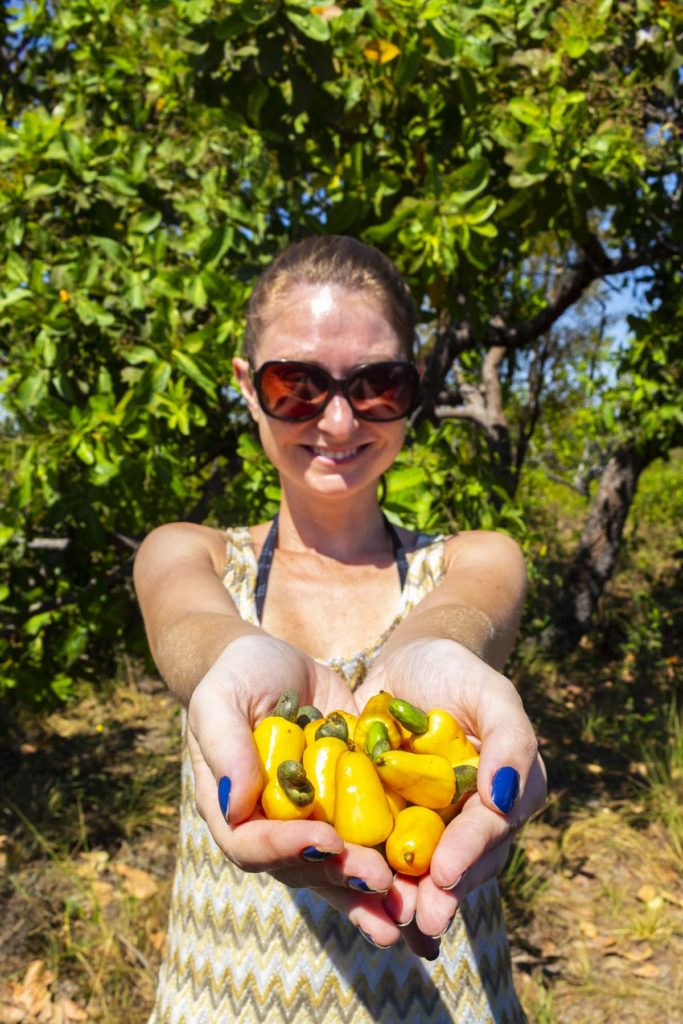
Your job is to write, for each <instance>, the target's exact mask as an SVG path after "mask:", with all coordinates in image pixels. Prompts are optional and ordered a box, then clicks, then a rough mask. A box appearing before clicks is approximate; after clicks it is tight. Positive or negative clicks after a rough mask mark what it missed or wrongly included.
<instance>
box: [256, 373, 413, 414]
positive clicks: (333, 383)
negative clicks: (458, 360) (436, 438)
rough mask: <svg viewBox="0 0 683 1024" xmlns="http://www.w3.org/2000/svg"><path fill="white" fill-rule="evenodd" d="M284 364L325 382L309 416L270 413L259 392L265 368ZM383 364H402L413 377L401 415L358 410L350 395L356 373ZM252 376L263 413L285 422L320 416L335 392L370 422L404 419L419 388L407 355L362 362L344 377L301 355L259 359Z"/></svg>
mask: <svg viewBox="0 0 683 1024" xmlns="http://www.w3.org/2000/svg"><path fill="white" fill-rule="evenodd" d="M285 365H287V366H292V367H302V368H303V369H305V370H306V371H308V372H311V371H313V373H316V374H320V375H321V376H322V377H324V378H325V380H326V381H327V382H328V391H327V395H326V397H325V401H324V402H323V403H322V405H320V406H319V407H318V408H317V409H316V410H315V411H314V412H312V413H311V415H310V416H279V415H278V414H277V413H273V412H271V411H270V410H269V409H267V408H266V405H265V401H264V398H263V395H262V393H261V379H262V377H263V375H264V373H265V371H266V370H267V369H268V368H269V367H270V366H285ZM382 366H391V367H392V368H393V367H397V366H400V367H404V368H405V369H406V370H407V371H408V374H409V376H410V377H412V379H413V381H414V388H415V391H414V394H413V398H412V401H411V403H410V406H409V408H408V409H407V410H406V411H405V412H403V413H401V414H400V416H388V417H386V418H381V419H380V418H378V417H375V416H367V415H366V414H365V413H363V412H359V411H358V409H357V408H356V407H355V405H354V402H353V399H352V398H351V395H350V389H351V385H352V383H353V381H354V379H355V378H357V377H358V376H359V374H360V375H362V373H363V371H364V370H368V369H377V368H379V367H382ZM251 377H252V381H253V384H254V389H255V391H256V397H257V398H258V403H259V405H260V406H261V408H262V409H263V411H264V413H265V414H266V416H270V417H271V418H272V419H274V420H282V421H283V422H284V423H306V422H307V421H308V420H314V419H316V418H317V417H318V416H322V414H323V412H324V411H325V409H326V408H327V406H328V405H329V404H330V402H331V401H332V399H333V398H334V396H335V395H343V396H344V398H345V399H346V401H347V402H348V403H349V406H350V407H351V409H352V411H353V414H354V416H356V417H357V418H358V419H359V420H365V421H367V422H369V423H395V422H396V421H397V420H403V419H406V417H407V416H410V414H411V412H412V411H413V410H414V409H415V407H416V405H417V401H418V395H419V390H420V375H419V373H418V371H417V367H416V366H415V365H414V364H413V363H410V362H408V360H407V359H384V360H380V361H378V362H376V363H362V364H361V365H360V366H356V367H354V369H353V370H351V372H350V373H348V374H347V375H346V376H345V377H333V376H332V374H331V373H330V372H329V371H328V370H326V369H325V368H324V367H322V366H318V365H317V363H307V362H305V361H304V360H301V359H268V360H267V361H266V362H265V363H262V364H261V366H259V368H258V370H253V369H252V370H251Z"/></svg>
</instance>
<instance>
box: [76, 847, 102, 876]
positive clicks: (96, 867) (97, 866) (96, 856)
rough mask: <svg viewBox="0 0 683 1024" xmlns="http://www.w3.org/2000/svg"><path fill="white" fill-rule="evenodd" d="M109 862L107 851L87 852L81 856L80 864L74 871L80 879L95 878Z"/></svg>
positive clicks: (77, 864) (79, 858) (78, 863)
mask: <svg viewBox="0 0 683 1024" xmlns="http://www.w3.org/2000/svg"><path fill="white" fill-rule="evenodd" d="M108 860H109V854H108V853H107V851H106V850H87V851H86V852H85V853H81V854H79V857H78V862H77V863H76V864H75V865H74V871H75V872H76V874H77V875H78V876H79V878H95V877H96V876H97V875H98V874H99V873H100V872H101V871H103V870H104V867H105V865H106V863H107V861H108Z"/></svg>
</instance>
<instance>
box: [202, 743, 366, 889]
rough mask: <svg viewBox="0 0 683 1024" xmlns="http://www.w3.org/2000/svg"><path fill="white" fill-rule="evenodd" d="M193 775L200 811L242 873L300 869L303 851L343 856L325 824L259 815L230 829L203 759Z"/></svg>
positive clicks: (336, 838) (338, 840) (339, 841)
mask: <svg viewBox="0 0 683 1024" xmlns="http://www.w3.org/2000/svg"><path fill="white" fill-rule="evenodd" d="M194 775H195V799H196V804H197V810H198V811H199V813H200V815H201V816H202V818H203V819H204V821H205V822H206V824H207V825H208V827H209V831H210V832H211V835H212V836H213V838H214V840H215V842H216V843H217V845H218V846H219V847H220V849H221V850H222V851H223V853H225V855H226V856H227V857H228V858H229V859H230V860H231V861H232V862H233V863H234V864H237V866H238V867H240V868H242V870H243V871H270V870H272V869H273V868H276V867H285V866H287V867H292V866H294V865H299V864H301V863H303V862H304V860H305V859H306V858H304V851H307V853H308V855H309V856H311V853H312V851H317V853H318V855H319V856H323V857H332V856H338V855H339V854H341V853H342V852H343V850H344V843H343V841H342V839H341V838H340V836H339V835H338V834H337V833H336V832H335V830H334V829H333V828H332V826H331V825H328V824H326V823H325V822H323V821H309V820H304V821H268V820H267V819H266V818H264V817H263V816H262V815H257V816H255V817H254V818H252V819H250V820H249V821H245V822H242V823H241V824H239V825H237V826H233V827H231V826H230V825H228V823H227V822H226V820H225V818H224V816H223V812H222V808H221V807H220V806H219V803H218V800H217V797H216V783H215V779H214V777H213V773H212V771H211V769H210V768H209V766H208V765H207V764H206V762H205V761H203V760H202V759H201V756H200V757H199V758H198V759H197V760H196V761H195V762H194ZM378 856H379V855H378ZM313 858H315V854H313ZM312 863H315V860H314V859H313V860H312Z"/></svg>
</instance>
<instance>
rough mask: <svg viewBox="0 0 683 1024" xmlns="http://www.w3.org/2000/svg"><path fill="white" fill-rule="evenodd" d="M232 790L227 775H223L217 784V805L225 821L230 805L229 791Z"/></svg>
mask: <svg viewBox="0 0 683 1024" xmlns="http://www.w3.org/2000/svg"><path fill="white" fill-rule="evenodd" d="M231 789H232V783H231V782H230V779H229V778H228V776H227V775H224V776H223V778H222V779H220V780H219V782H218V804H219V806H220V809H221V814H222V815H223V817H224V818H225V820H226V821H227V819H228V807H229V805H230V790H231Z"/></svg>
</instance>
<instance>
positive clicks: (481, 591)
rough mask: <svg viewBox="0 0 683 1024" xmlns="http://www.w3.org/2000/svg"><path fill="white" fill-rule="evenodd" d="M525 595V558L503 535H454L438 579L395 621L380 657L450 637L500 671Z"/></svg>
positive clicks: (476, 533)
mask: <svg viewBox="0 0 683 1024" xmlns="http://www.w3.org/2000/svg"><path fill="white" fill-rule="evenodd" d="M525 594H526V569H525V566H524V558H523V556H522V552H521V550H520V548H519V546H518V545H517V544H516V542H515V541H514V540H512V539H511V538H510V537H508V536H506V535H505V534H502V533H494V532H489V531H476V532H474V531H473V532H468V533H463V534H459V535H458V536H457V537H454V538H452V539H451V540H450V541H449V542H448V543H447V545H446V572H445V575H444V579H443V581H442V582H441V583H440V584H439V586H438V587H436V588H435V589H434V590H433V591H432V592H431V593H430V594H428V595H427V597H425V598H424V600H422V601H421V602H420V603H419V604H418V605H417V607H416V608H415V609H414V610H413V611H412V612H411V613H410V615H408V616H407V617H406V618H405V619H404V621H403V622H402V623H400V624H399V625H398V626H397V627H396V629H395V630H394V632H393V633H392V635H391V637H390V638H389V640H388V641H387V643H386V644H385V646H384V648H383V651H382V655H381V661H382V662H384V661H385V660H386V659H387V658H388V657H389V656H390V655H391V654H393V653H394V652H395V651H397V650H398V649H400V648H402V647H404V646H405V645H406V644H409V643H411V642H412V641H415V640H428V639H444V640H455V641H457V642H458V643H460V644H462V645H463V646H464V647H467V648H468V650H470V651H472V652H473V653H474V654H476V655H477V656H478V657H480V658H481V659H482V660H483V661H486V662H487V663H488V664H489V665H492V666H493V667H494V668H496V669H498V670H500V669H501V668H502V667H503V665H504V663H505V660H506V658H507V657H508V655H509V653H510V651H511V649H512V646H513V643H514V640H515V636H516V633H517V629H518V627H519V621H520V618H521V614H522V606H523V603H524V597H525Z"/></svg>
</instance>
